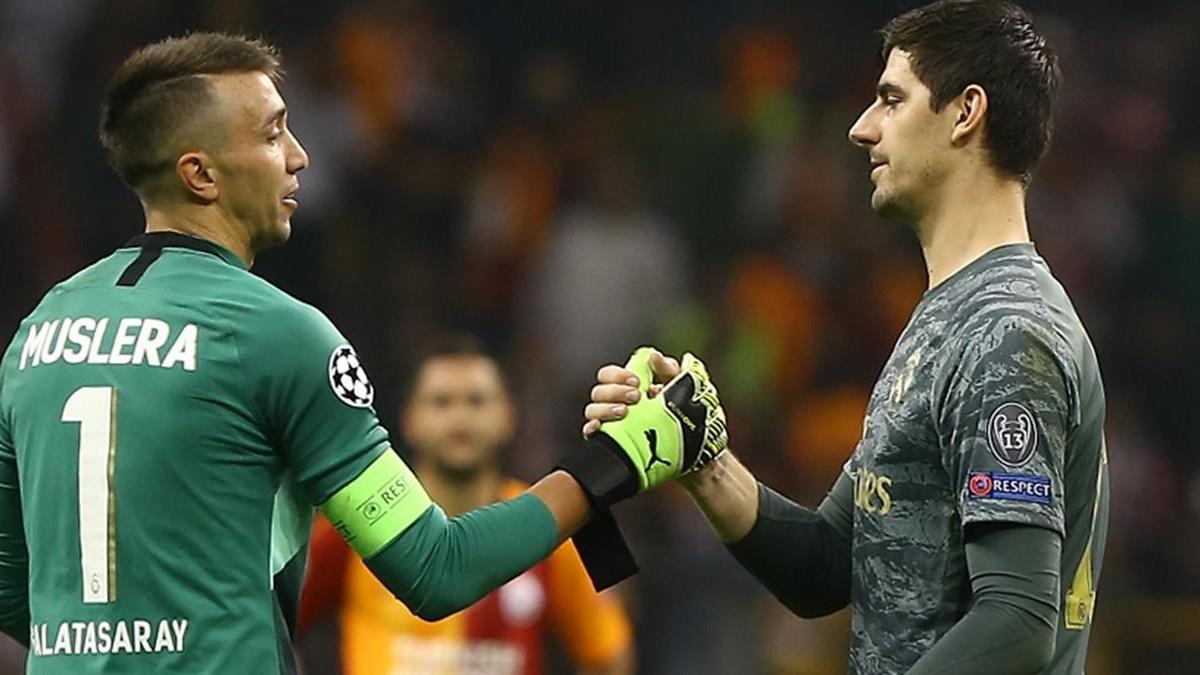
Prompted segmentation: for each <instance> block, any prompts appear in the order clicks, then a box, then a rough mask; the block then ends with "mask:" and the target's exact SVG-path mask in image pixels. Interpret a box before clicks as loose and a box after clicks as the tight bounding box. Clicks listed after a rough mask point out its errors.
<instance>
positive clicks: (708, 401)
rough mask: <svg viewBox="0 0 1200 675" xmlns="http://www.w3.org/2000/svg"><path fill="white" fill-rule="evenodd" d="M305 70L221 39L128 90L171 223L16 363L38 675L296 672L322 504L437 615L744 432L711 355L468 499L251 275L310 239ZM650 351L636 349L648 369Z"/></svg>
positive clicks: (9, 536)
mask: <svg viewBox="0 0 1200 675" xmlns="http://www.w3.org/2000/svg"><path fill="white" fill-rule="evenodd" d="M279 76H280V63H279V58H278V55H277V54H276V52H275V51H274V49H272V48H270V47H268V46H266V45H264V44H262V43H260V42H256V41H252V40H246V39H243V38H239V37H233V36H227V35H220V34H212V33H196V34H192V35H189V36H186V37H183V38H176V39H169V40H165V41H162V42H159V43H156V44H153V45H150V46H148V47H146V48H144V49H142V50H140V51H138V52H137V53H135V54H134V55H133V56H131V57H130V58H129V59H128V60H127V61H126V62H125V63H124V64H122V65H121V67H120V68H119V69H118V71H117V73H116V75H115V76H114V79H113V81H112V83H111V84H110V86H109V88H108V92H107V95H106V101H105V106H104V111H103V115H102V121H101V140H102V142H103V144H104V147H105V150H106V151H107V153H108V157H109V160H110V162H111V164H112V165H113V167H114V168H115V169H116V171H117V173H118V174H119V175H120V176H121V178H122V180H124V181H125V183H127V184H128V185H129V187H131V188H132V189H133V190H134V192H135V193H137V195H138V197H139V198H140V200H141V202H142V205H143V208H144V210H145V214H146V227H145V232H144V233H143V234H140V235H138V236H136V237H134V238H133V240H132V241H130V242H129V243H128V244H127V245H126V246H124V247H122V248H120V249H118V250H117V251H116V252H114V253H113V254H112V255H110V256H108V257H106V258H104V259H102V260H100V261H98V262H96V263H95V264H93V265H91V266H90V267H88V268H86V269H84V270H82V271H80V272H79V273H78V274H76V275H75V276H73V277H72V278H70V279H68V280H67V281H64V282H62V283H60V284H59V285H57V286H55V287H54V288H53V289H51V290H50V291H49V292H48V293H47V294H46V296H45V297H44V298H43V300H42V301H41V302H40V303H39V304H38V306H37V307H36V308H35V309H34V310H33V312H32V313H31V314H30V315H29V316H28V317H26V319H25V320H24V321H22V322H21V324H20V327H19V329H18V332H17V335H16V337H15V339H14V340H13V342H12V343H11V344H10V345H9V347H8V349H7V351H6V352H5V354H4V357H3V361H2V362H0V630H3V631H4V632H5V633H8V634H9V635H11V636H13V637H15V638H17V639H18V640H20V641H22V642H24V643H26V644H27V645H28V646H29V658H28V672H29V673H30V674H31V675H41V674H46V673H70V674H71V675H84V674H89V673H118V674H123V673H130V674H134V673H136V674H138V675H144V674H147V673H189V674H201V675H203V674H213V675H216V674H222V675H225V674H230V673H239V674H240V673H255V674H260V673H294V672H295V670H296V667H295V664H294V663H293V661H292V656H291V654H292V652H291V647H290V641H289V638H290V635H291V626H292V623H293V621H294V618H295V616H294V615H295V608H296V601H297V596H298V593H299V589H300V580H301V579H302V577H303V572H304V569H303V568H304V564H305V558H306V555H305V545H306V544H305V542H306V539H307V535H308V532H309V527H310V523H311V516H312V509H313V507H314V506H318V507H319V508H321V509H322V511H323V512H324V514H325V515H326V516H328V518H329V519H330V521H331V522H333V523H334V524H335V526H336V527H337V528H338V530H339V531H340V532H341V534H342V535H343V536H344V537H345V538H346V540H347V541H348V542H349V543H350V545H351V546H352V547H353V548H354V549H355V551H357V553H358V554H359V555H361V556H362V557H363V558H364V559H365V560H366V562H367V565H368V567H370V569H371V570H372V572H373V573H374V574H375V575H376V576H377V577H378V578H379V579H380V581H381V582H382V583H383V584H384V585H385V586H387V587H388V588H389V589H390V590H391V591H392V592H393V593H394V594H395V595H396V596H397V597H398V598H399V599H400V600H402V601H403V602H405V603H406V604H407V605H408V606H409V607H410V608H411V609H412V610H413V611H414V612H416V613H417V614H418V615H420V616H421V617H423V618H426V619H436V618H439V617H442V616H445V615H447V614H450V613H452V612H454V611H457V610H459V609H461V608H463V607H465V606H467V605H470V604H472V603H473V602H475V601H476V600H477V599H479V598H480V597H482V596H483V595H484V594H486V593H488V592H490V591H491V590H493V589H495V588H496V587H498V586H499V585H501V584H503V583H504V582H506V581H507V580H509V579H511V578H513V577H514V576H516V575H517V574H518V573H520V572H521V571H523V570H524V569H526V568H528V567H530V566H532V565H534V564H535V563H537V562H538V561H539V560H541V559H542V558H544V557H545V556H546V555H548V554H549V553H550V551H551V550H553V549H554V548H555V547H556V546H557V545H558V543H560V542H561V541H562V539H563V538H564V537H566V536H569V535H571V534H572V533H574V532H576V530H579V529H580V528H581V527H583V526H584V523H585V522H586V521H587V520H588V519H589V517H591V516H592V514H593V513H600V514H606V513H607V510H606V507H607V506H608V505H610V504H611V503H613V502H614V501H616V500H618V499H621V498H625V497H629V496H632V495H634V494H637V493H638V492H639V491H642V490H645V489H649V488H652V487H654V486H655V485H657V484H658V483H661V482H663V481H665V480H668V479H670V478H673V477H675V476H677V475H679V474H680V472H681V471H683V470H684V469H686V468H696V467H698V466H699V465H700V464H702V463H703V462H705V461H707V460H708V459H710V458H711V457H713V456H715V455H716V454H718V453H719V452H720V451H721V450H722V449H724V444H725V434H724V421H723V413H722V412H721V409H720V405H719V403H718V402H717V400H716V392H715V390H713V389H712V388H711V384H710V383H709V382H708V377H707V374H706V373H705V372H704V368H703V366H702V365H701V364H700V363H699V362H698V361H695V360H694V359H686V360H685V363H684V366H685V368H684V372H683V373H682V374H681V375H680V376H679V377H678V378H676V379H674V380H673V381H672V383H671V385H669V386H668V387H667V389H666V394H665V395H663V396H661V397H656V401H648V402H647V403H646V404H644V405H642V404H639V405H638V406H636V409H637V414H635V415H632V416H631V418H630V419H629V420H627V421H626V422H624V423H619V424H614V425H609V426H607V427H606V428H605V431H604V433H603V434H601V435H600V436H599V437H598V438H597V440H595V441H592V442H590V443H589V446H581V447H580V448H579V449H577V450H576V451H575V452H574V453H573V454H570V455H568V456H567V458H566V459H564V461H563V463H562V466H561V469H563V470H556V471H554V472H552V473H550V474H549V475H548V476H546V477H545V478H543V479H542V480H541V481H539V482H538V483H537V484H536V485H534V486H533V487H532V488H530V490H529V491H528V492H527V493H525V494H523V495H521V496H519V497H517V498H516V499H513V500H511V501H508V502H504V503H501V504H498V505H494V506H489V507H486V508H483V509H479V510H476V511H472V512H469V513H466V514H463V515H461V516H458V517H455V518H447V517H446V516H445V515H444V514H443V512H442V511H441V509H439V508H438V507H437V506H435V505H433V504H432V503H431V502H430V499H429V497H428V495H427V494H426V492H425V490H424V489H423V488H422V487H421V484H420V483H419V482H418V481H417V479H416V478H415V477H414V476H413V474H412V472H411V471H410V470H409V468H408V466H406V465H405V463H404V462H403V461H402V460H401V459H400V457H399V456H398V455H397V454H396V453H394V452H393V451H392V450H391V447H390V444H389V442H388V436H387V433H386V432H385V431H384V429H383V428H382V427H381V426H380V424H379V421H378V419H377V417H376V415H375V411H374V409H373V408H372V407H371V406H372V402H373V400H374V389H373V388H372V386H371V382H370V380H369V379H368V378H367V375H366V372H365V371H364V369H363V365H362V363H361V362H360V361H359V359H358V356H357V355H356V354H355V352H354V349H353V348H352V347H351V346H350V345H349V344H348V343H347V342H346V340H345V338H344V337H342V336H341V335H340V334H339V333H338V331H337V329H336V328H334V327H333V325H332V324H330V322H329V321H328V320H327V319H326V318H325V317H324V315H322V314H321V313H320V312H319V311H317V310H316V309H314V308H313V307H310V306H308V305H305V304H303V303H301V302H299V301H297V300H295V299H293V298H291V297H289V296H287V295H286V294H284V293H283V292H281V291H279V290H278V289H276V288H275V287H273V286H271V285H270V284H268V283H267V282H265V281H263V280H262V279H260V278H259V277H256V276H254V275H253V274H251V273H249V271H248V270H249V268H250V266H251V264H252V263H253V261H254V256H255V254H256V253H257V252H258V251H261V250H262V249H264V248H267V247H270V246H274V245H277V244H281V243H283V242H284V241H286V240H287V238H288V235H289V232H290V223H289V219H290V217H291V214H292V212H293V211H295V209H296V208H297V206H298V202H297V194H298V189H299V181H298V179H297V174H299V173H300V172H301V171H302V170H303V169H304V168H305V167H306V166H307V165H308V157H307V155H306V154H305V152H304V150H303V149H302V148H301V146H300V144H299V142H298V141H297V139H296V138H295V136H293V134H292V133H291V131H290V130H289V129H288V116H287V109H286V107H285V105H284V101H283V99H282V98H281V96H280V94H279V91H278V89H277V87H276V84H277V81H278V80H279ZM647 363H648V355H647V354H646V353H645V352H642V353H641V354H640V355H639V357H638V358H637V359H635V360H634V361H632V362H631V364H630V367H631V368H634V369H635V370H639V371H640V372H643V373H644V374H645V377H644V378H643V379H644V381H649V370H648V365H647ZM594 522H595V520H594ZM588 527H591V526H590V525H589V526H588Z"/></svg>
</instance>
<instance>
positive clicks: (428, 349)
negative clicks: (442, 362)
mask: <svg viewBox="0 0 1200 675" xmlns="http://www.w3.org/2000/svg"><path fill="white" fill-rule="evenodd" d="M457 357H476V358H481V359H486V360H488V361H491V362H492V363H494V364H495V365H496V368H497V369H498V370H500V371H501V374H503V367H502V366H501V364H500V361H499V360H498V359H497V358H496V357H495V355H494V354H492V352H491V351H489V350H488V348H487V345H485V344H484V342H483V340H481V339H479V338H478V337H476V336H474V335H472V334H470V333H445V334H442V335H438V336H436V337H434V338H432V339H430V340H427V341H426V342H425V343H424V344H423V346H422V347H421V348H420V349H418V350H417V351H416V352H415V355H414V357H413V359H412V360H411V361H410V365H409V369H408V373H407V376H406V377H405V378H404V380H405V382H404V386H403V391H402V394H403V398H404V400H405V402H408V401H409V400H410V399H411V398H412V394H413V392H414V391H415V390H416V386H417V378H418V377H420V375H421V370H422V369H423V368H424V367H425V366H426V365H427V364H428V363H429V362H430V361H435V360H437V359H449V358H457Z"/></svg>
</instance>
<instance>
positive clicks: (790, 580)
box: [583, 352, 853, 617]
mask: <svg viewBox="0 0 1200 675" xmlns="http://www.w3.org/2000/svg"><path fill="white" fill-rule="evenodd" d="M685 362H686V358H685ZM648 364H649V370H646V369H644V368H643V369H641V370H635V369H633V368H630V367H629V366H628V365H627V366H626V367H621V366H616V365H608V366H605V367H603V368H601V369H600V371H599V373H597V379H598V380H599V382H598V384H597V385H596V386H595V387H594V388H593V389H592V402H591V403H590V404H588V406H587V408H585V410H584V415H585V417H587V420H588V421H587V423H586V424H585V425H584V427H583V433H584V436H591V435H593V434H597V432H602V430H604V429H607V428H609V425H611V424H613V423H614V421H623V420H626V419H630V418H632V417H633V416H634V412H635V411H636V409H637V407H638V405H641V403H640V401H641V400H642V399H643V398H645V397H650V398H651V400H653V399H654V398H658V397H660V396H661V394H659V392H660V391H664V392H665V389H663V388H662V387H661V385H652V386H648V385H647V384H646V383H647V382H648V381H649V380H650V379H655V380H657V381H659V382H661V381H672V382H673V381H674V378H676V377H677V376H678V375H679V373H680V372H681V364H679V363H677V362H675V360H674V359H671V358H670V357H664V356H663V355H662V354H659V353H657V352H654V353H653V354H650V356H649V358H648ZM630 401H639V403H635V404H633V405H630V404H629V402H630ZM727 440H728V439H726V441H727ZM696 468H697V469H701V468H702V470H697V471H693V472H689V473H686V475H682V476H681V478H680V481H679V482H680V484H681V485H683V487H684V488H686V489H687V490H688V492H689V493H690V494H691V496H692V499H693V500H694V501H695V502H696V504H697V505H698V506H699V507H700V509H701V510H702V511H703V512H704V515H705V517H706V518H707V519H708V521H709V523H710V524H711V525H712V528H713V530H714V532H715V533H716V534H717V538H718V539H720V541H721V542H722V543H724V544H725V545H726V547H727V548H729V550H730V552H731V553H732V554H733V555H734V557H735V558H736V559H737V560H738V562H740V563H741V564H742V566H743V567H745V568H746V569H747V570H748V571H749V572H750V573H752V574H753V575H754V576H755V577H756V578H757V579H758V580H759V581H760V582H762V584H763V585H764V586H766V587H767V589H768V590H770V591H771V592H772V593H773V594H774V595H775V596H776V597H777V598H778V599H779V600H780V602H782V603H783V604H784V605H786V606H787V607H788V608H789V609H790V610H792V611H793V612H794V613H796V614H797V615H799V616H803V617H816V616H823V615H825V614H829V613H831V612H834V611H837V610H839V609H841V608H842V607H845V606H846V605H847V604H848V603H849V602H850V532H851V528H852V525H851V523H852V513H853V509H852V504H853V488H852V481H851V480H850V478H849V476H848V475H847V474H845V473H843V474H842V475H841V476H840V477H839V478H838V480H837V482H836V483H835V484H834V486H833V488H832V489H831V490H830V491H829V494H828V495H827V496H826V498H825V500H824V501H823V502H822V503H821V505H820V507H818V508H817V509H816V510H813V509H808V508H805V507H803V506H800V505H799V504H796V503H794V502H792V501H790V500H788V499H787V498H785V497H783V496H782V495H779V494H778V493H776V492H774V491H772V490H771V489H770V488H767V487H766V486H765V485H762V484H760V483H759V482H758V480H757V479H755V477H754V475H753V474H752V473H750V470H749V469H747V468H746V467H745V466H744V465H743V464H742V463H741V462H739V461H738V460H737V458H736V457H734V456H733V453H731V452H726V453H721V454H719V456H716V457H714V458H712V461H710V462H708V463H707V464H705V465H703V466H702V467H696Z"/></svg>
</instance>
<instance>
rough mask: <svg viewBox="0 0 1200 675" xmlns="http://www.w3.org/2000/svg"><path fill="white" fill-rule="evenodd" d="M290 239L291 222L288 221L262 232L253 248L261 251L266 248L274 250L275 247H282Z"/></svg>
mask: <svg viewBox="0 0 1200 675" xmlns="http://www.w3.org/2000/svg"><path fill="white" fill-rule="evenodd" d="M291 237H292V221H291V219H288V220H285V221H283V222H282V223H280V224H278V225H276V226H275V227H273V228H270V229H268V230H266V231H265V232H263V233H262V234H261V235H260V236H259V237H258V239H257V240H256V241H255V242H254V244H255V246H254V248H255V249H256V250H259V251H262V250H264V249H268V248H275V247H276V246H283V245H284V244H286V243H287V240H288V239H291Z"/></svg>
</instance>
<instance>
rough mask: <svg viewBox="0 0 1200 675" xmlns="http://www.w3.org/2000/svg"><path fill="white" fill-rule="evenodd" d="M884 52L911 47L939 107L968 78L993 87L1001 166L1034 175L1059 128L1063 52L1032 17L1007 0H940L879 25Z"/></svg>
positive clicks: (990, 129)
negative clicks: (1056, 123)
mask: <svg viewBox="0 0 1200 675" xmlns="http://www.w3.org/2000/svg"><path fill="white" fill-rule="evenodd" d="M880 33H881V34H882V36H883V56H884V59H885V60H886V59H887V57H888V54H890V53H891V51H892V50H893V49H901V50H904V51H905V52H908V54H909V55H910V61H911V63H912V69H913V72H914V73H915V74H916V76H917V78H918V79H920V80H921V82H922V83H924V84H925V86H927V87H929V90H930V92H932V98H931V103H932V104H933V109H934V111H940V110H941V109H942V108H943V107H944V106H945V105H946V104H947V103H949V102H950V101H951V100H953V99H954V98H955V97H956V96H958V95H959V94H961V93H962V92H963V90H964V89H966V88H967V86H968V85H971V84H977V85H979V86H981V87H983V89H984V91H986V92H987V95H988V111H987V118H986V124H985V134H986V135H985V138H984V143H985V146H986V147H987V149H988V151H989V153H990V155H991V158H992V163H993V165H994V166H995V167H996V169H998V170H999V171H1001V172H1003V173H1006V174H1010V175H1014V176H1019V177H1020V178H1021V179H1022V180H1023V181H1025V182H1026V183H1028V182H1029V179H1030V177H1031V176H1032V174H1033V170H1034V168H1035V167H1036V166H1037V164H1038V161H1039V160H1041V158H1042V155H1044V154H1045V152H1046V148H1047V147H1048V146H1049V145H1050V137H1051V135H1052V133H1053V129H1054V119H1053V117H1054V104H1053V98H1054V93H1055V91H1056V90H1057V89H1058V83H1059V79H1060V71H1059V66H1058V57H1057V56H1055V54H1054V52H1053V51H1052V50H1051V49H1050V47H1049V46H1048V45H1047V44H1046V40H1045V38H1043V37H1042V36H1041V34H1039V33H1038V32H1037V31H1036V30H1035V29H1034V27H1033V19H1032V18H1031V17H1030V15H1029V14H1028V13H1027V12H1026V11H1025V10H1024V9H1021V8H1020V7H1018V6H1017V5H1016V4H1014V3H1012V2H1008V1H1007V0H939V1H938V2H934V3H932V4H929V5H925V6H924V7H918V8H916V9H913V10H911V11H908V12H905V13H904V14H901V15H900V16H898V17H896V18H894V19H892V20H891V21H889V22H888V23H887V25H885V26H884V27H883V29H882V30H880Z"/></svg>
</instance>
